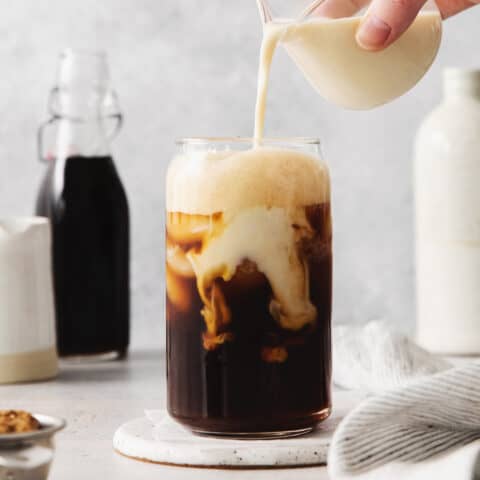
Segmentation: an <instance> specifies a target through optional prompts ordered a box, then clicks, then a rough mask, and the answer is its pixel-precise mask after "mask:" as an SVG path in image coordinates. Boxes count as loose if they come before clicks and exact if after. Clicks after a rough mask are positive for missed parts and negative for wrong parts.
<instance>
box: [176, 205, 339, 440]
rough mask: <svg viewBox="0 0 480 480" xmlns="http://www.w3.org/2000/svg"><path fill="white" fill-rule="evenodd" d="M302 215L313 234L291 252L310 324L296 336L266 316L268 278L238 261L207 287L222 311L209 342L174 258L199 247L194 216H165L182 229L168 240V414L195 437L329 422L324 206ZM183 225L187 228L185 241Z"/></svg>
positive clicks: (188, 279) (199, 305) (191, 288)
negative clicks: (224, 317) (302, 280)
mask: <svg viewBox="0 0 480 480" xmlns="http://www.w3.org/2000/svg"><path fill="white" fill-rule="evenodd" d="M306 213H307V218H308V220H309V222H310V224H311V227H312V228H313V229H314V231H315V235H314V237H313V238H311V239H309V240H308V241H305V242H303V243H301V244H300V245H299V247H298V248H299V251H300V254H301V256H302V258H303V259H304V261H305V263H306V264H307V265H308V271H309V277H310V281H309V284H310V288H309V297H310V300H311V302H312V304H313V305H314V306H315V307H316V310H317V316H316V321H315V323H314V324H313V325H309V326H306V327H304V328H302V329H301V330H299V331H290V330H285V329H283V328H282V327H281V326H280V325H279V324H278V323H277V322H276V321H275V320H274V319H273V318H272V315H271V312H270V311H269V304H270V301H271V298H272V288H271V286H270V283H269V281H268V279H267V278H266V277H265V275H264V274H263V273H261V272H259V271H258V269H257V266H256V265H255V264H254V263H253V262H251V261H249V260H248V259H245V260H244V262H243V263H242V264H241V265H240V266H238V267H237V270H236V273H235V275H234V276H233V278H232V279H231V280H230V281H228V282H225V281H224V280H223V279H221V278H217V279H215V280H214V283H213V288H212V292H213V290H214V289H216V291H217V293H218V295H219V296H221V298H222V302H223V303H224V304H225V305H226V306H227V307H228V308H229V311H230V312H231V321H230V322H229V323H228V324H227V325H224V327H223V328H220V330H219V332H218V335H217V337H216V338H217V340H218V339H220V340H218V341H219V343H218V344H217V345H215V344H214V343H213V341H212V339H211V338H209V337H208V336H207V335H206V331H205V319H204V317H203V316H202V313H201V312H202V309H203V302H202V299H201V298H200V296H199V294H198V289H197V279H196V278H195V276H194V275H193V276H192V275H189V274H188V271H187V270H188V269H187V268H186V264H185V262H183V257H182V252H185V251H189V250H193V251H195V250H197V251H198V250H200V248H201V246H200V244H197V243H196V241H195V240H194V237H195V233H196V232H198V231H199V230H200V226H201V225H199V222H201V221H202V219H201V218H200V216H196V217H195V216H189V215H186V214H183V213H180V214H178V213H173V214H167V228H170V230H173V228H176V229H177V230H180V229H181V230H182V232H181V234H182V237H183V238H182V242H181V243H180V242H178V241H175V239H173V238H172V237H171V236H170V235H169V234H168V233H167V249H168V250H169V251H170V252H171V255H169V254H168V253H167V258H168V260H167V375H168V410H169V412H170V414H171V415H172V416H173V417H175V418H176V419H177V420H178V421H180V422H181V423H183V424H185V425H187V426H189V427H190V428H192V429H193V430H194V431H197V432H203V433H217V434H228V433H231V432H235V433H237V434H238V433H244V434H249V433H255V432H257V433H258V432H279V431H283V432H289V431H296V430H299V429H308V428H311V427H313V426H314V425H315V424H317V423H318V422H319V421H321V420H323V419H325V418H326V417H327V416H328V415H329V413H330V407H331V397H330V379H331V347H330V342H331V339H330V315H331V297H332V253H331V223H330V205H329V204H322V205H312V206H309V207H307V208H306ZM215 221H216V220H215V218H213V217H212V219H208V218H205V220H204V222H206V223H208V224H209V223H210V222H215ZM189 225H194V227H195V228H193V230H192V241H191V242H189V240H188V231H187V229H188V226H189ZM185 232H187V233H185ZM272 254H274V252H272ZM174 256H175V258H173V257H174ZM219 298H220V297H219ZM222 334H224V335H227V337H222ZM222 338H226V341H222Z"/></svg>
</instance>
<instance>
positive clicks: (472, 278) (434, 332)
mask: <svg viewBox="0 0 480 480" xmlns="http://www.w3.org/2000/svg"><path fill="white" fill-rule="evenodd" d="M444 85H445V86H444V99H443V102H442V103H441V104H440V105H439V106H438V107H437V108H436V109H435V110H434V111H433V112H432V113H431V114H430V115H429V116H428V117H427V118H426V119H425V121H424V122H423V124H422V126H421V128H420V131H419V133H418V137H417V141H416V153H415V166H414V171H415V196H416V258H417V340H418V341H419V343H420V344H421V345H422V346H424V347H426V348H427V349H429V350H431V351H434V352H439V353H448V354H478V353H480V71H471V70H461V69H448V70H446V72H445V77H444Z"/></svg>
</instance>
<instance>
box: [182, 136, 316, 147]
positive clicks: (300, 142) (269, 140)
mask: <svg viewBox="0 0 480 480" xmlns="http://www.w3.org/2000/svg"><path fill="white" fill-rule="evenodd" d="M257 142H258V143H259V144H260V145H291V146H305V145H312V146H320V144H321V142H320V139H319V138H316V137H265V138H262V139H256V138H255V137H182V138H178V139H177V140H175V144H176V145H179V146H183V145H211V144H229V143H231V144H240V145H245V144H255V143H257Z"/></svg>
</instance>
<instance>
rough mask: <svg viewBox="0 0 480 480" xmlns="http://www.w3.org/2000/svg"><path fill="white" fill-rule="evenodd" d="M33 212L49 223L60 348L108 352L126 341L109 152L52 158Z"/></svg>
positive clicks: (125, 245)
mask: <svg viewBox="0 0 480 480" xmlns="http://www.w3.org/2000/svg"><path fill="white" fill-rule="evenodd" d="M36 213H37V215H40V216H45V217H49V218H50V220H51V224H52V241H53V277H54V287H55V302H56V320H57V343H58V350H59V354H60V356H83V355H100V354H106V353H116V354H117V356H119V357H124V356H125V354H126V352H127V347H128V342H129V309H130V306H129V214H128V203H127V197H126V194H125V191H124V189H123V186H122V183H121V181H120V178H119V176H118V174H117V172H116V169H115V166H114V164H113V161H112V158H111V157H109V156H102V157H83V156H72V157H69V158H67V159H66V160H65V163H64V165H63V167H62V165H61V164H59V165H55V164H52V165H51V166H50V167H49V170H48V172H47V174H46V177H45V179H44V181H43V184H42V186H41V189H40V192H39V195H38V199H37V206H36Z"/></svg>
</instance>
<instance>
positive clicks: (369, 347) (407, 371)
mask: <svg viewBox="0 0 480 480" xmlns="http://www.w3.org/2000/svg"><path fill="white" fill-rule="evenodd" d="M448 368H451V365H450V364H449V363H448V362H447V361H445V360H444V359H442V358H440V357H438V356H434V355H432V354H431V353H429V352H427V351H426V350H424V349H423V348H420V347H419V346H418V345H417V344H415V343H414V342H412V341H411V340H410V339H409V338H407V337H406V336H405V335H402V334H400V333H397V332H395V331H393V330H391V329H390V328H389V326H388V325H386V324H385V323H384V322H380V321H372V322H370V323H368V324H366V325H364V326H355V325H348V326H345V325H339V326H337V327H335V328H334V329H333V381H334V382H335V384H336V385H337V386H340V387H342V388H346V389H348V390H353V389H360V390H364V391H368V392H384V391H385V390H388V389H391V388H395V387H398V386H402V385H406V384H408V383H409V382H411V381H412V380H415V379H417V378H421V377H425V376H430V375H433V374H435V373H437V372H440V371H442V370H446V369H448Z"/></svg>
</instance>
